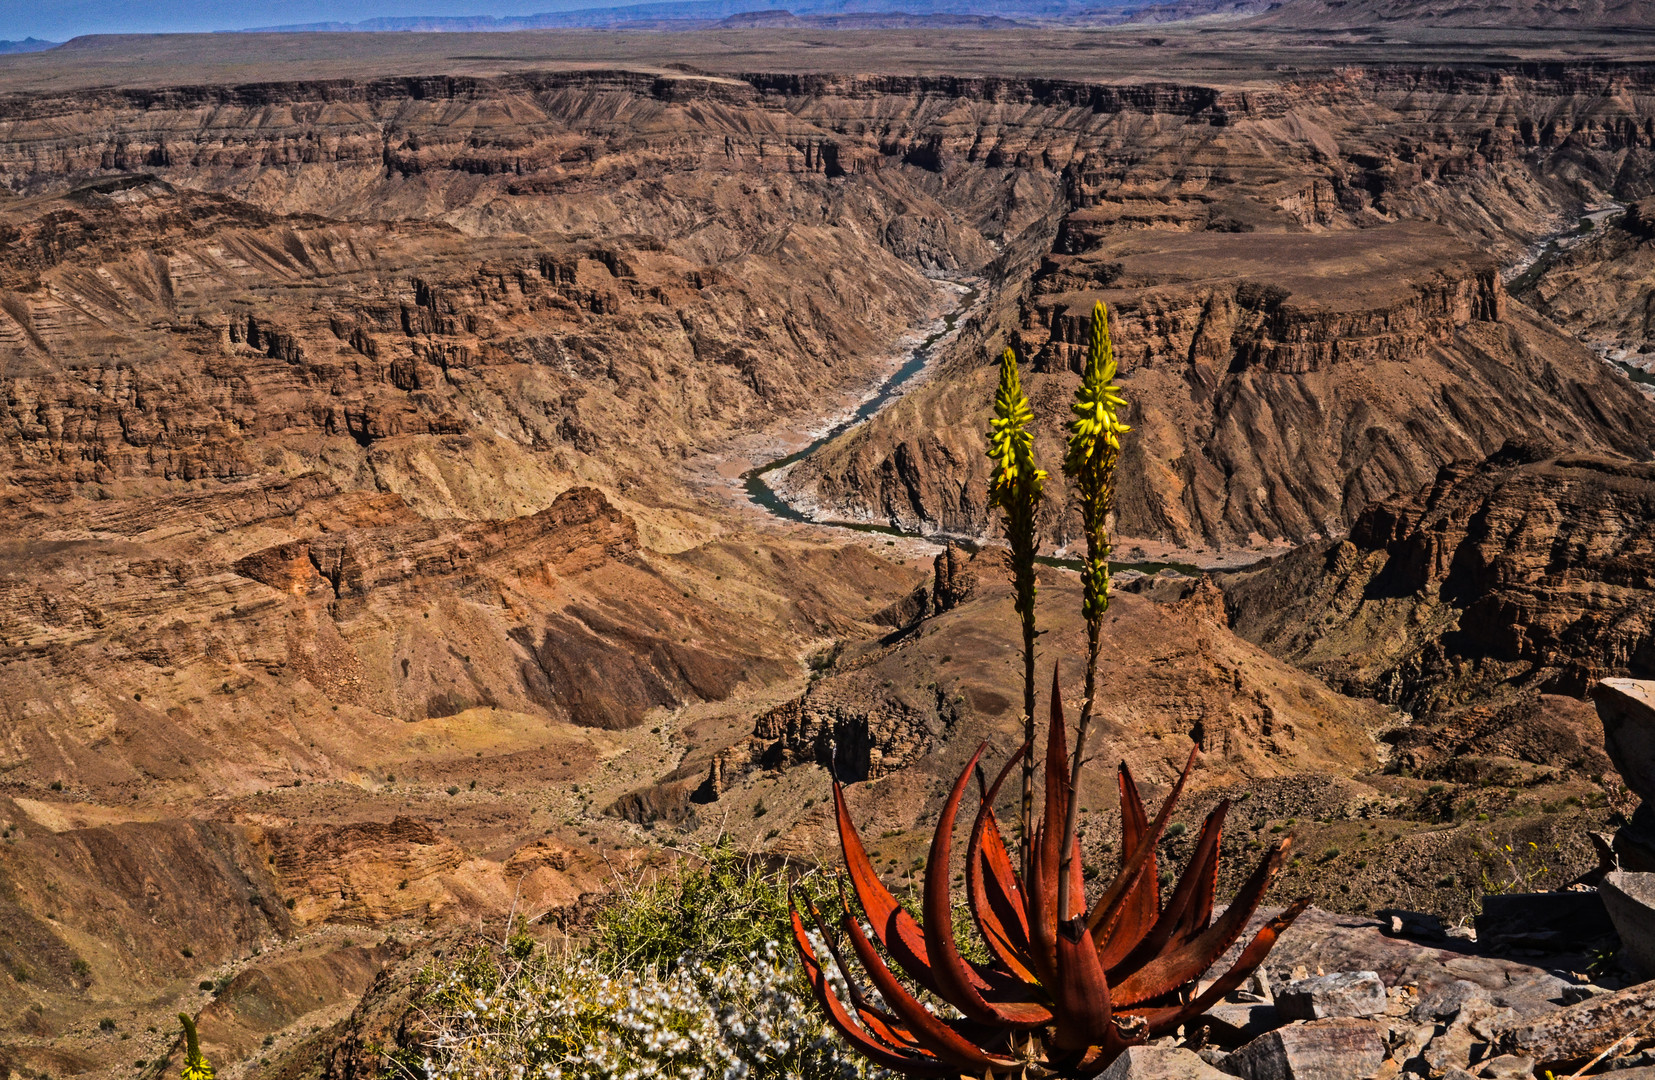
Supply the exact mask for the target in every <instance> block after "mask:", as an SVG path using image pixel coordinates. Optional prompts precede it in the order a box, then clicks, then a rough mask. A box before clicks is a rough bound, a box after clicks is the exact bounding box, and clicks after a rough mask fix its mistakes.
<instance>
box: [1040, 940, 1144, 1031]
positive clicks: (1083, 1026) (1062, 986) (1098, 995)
mask: <svg viewBox="0 0 1655 1080" xmlns="http://www.w3.org/2000/svg"><path fill="white" fill-rule="evenodd" d="M1052 1003H1053V1007H1052V1012H1053V1013H1054V1014H1055V1015H1056V1018H1057V1023H1056V1024H1055V1025H1054V1027H1053V1031H1052V1045H1053V1046H1055V1047H1056V1048H1057V1049H1059V1050H1066V1051H1071V1052H1072V1051H1076V1050H1087V1049H1090V1048H1091V1047H1101V1048H1102V1049H1103V1052H1104V1054H1105V1055H1106V1056H1108V1057H1110V1058H1113V1057H1114V1056H1115V1055H1116V1054H1118V1053H1120V1051H1121V1049H1122V1048H1124V1047H1125V1046H1126V1045H1127V1043H1126V1040H1125V1039H1123V1038H1122V1037H1121V1033H1120V1031H1119V1029H1117V1028H1116V1026H1115V1020H1114V1016H1113V1013H1112V1012H1111V1010H1110V1005H1109V979H1108V977H1107V976H1105V974H1104V971H1103V965H1102V964H1100V963H1098V950H1097V948H1096V946H1094V945H1093V944H1092V939H1091V937H1090V936H1089V935H1088V934H1087V933H1086V930H1085V928H1084V926H1083V925H1080V924H1077V923H1076V922H1073V921H1070V922H1065V923H1064V925H1062V926H1061V927H1059V928H1058V932H1057V981H1056V982H1055V983H1054V984H1053V985H1052Z"/></svg>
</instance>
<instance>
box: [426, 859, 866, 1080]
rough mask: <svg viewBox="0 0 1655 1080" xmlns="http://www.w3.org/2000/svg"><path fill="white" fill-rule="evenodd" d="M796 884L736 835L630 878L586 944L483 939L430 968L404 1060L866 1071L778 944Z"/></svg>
mask: <svg viewBox="0 0 1655 1080" xmlns="http://www.w3.org/2000/svg"><path fill="white" fill-rule="evenodd" d="M786 911H787V881H786V877H785V875H784V873H783V872H782V871H781V870H780V869H771V868H767V867H766V866H765V865H764V864H763V863H761V862H759V861H757V860H756V859H754V858H753V857H751V856H744V855H742V854H740V853H739V852H737V851H736V850H735V849H734V848H733V847H732V846H730V845H729V844H728V843H723V844H719V845H717V846H714V847H710V848H707V849H704V850H702V851H701V852H699V853H698V854H697V855H696V856H695V857H694V858H692V859H690V860H688V861H687V862H686V863H685V864H684V865H683V866H681V867H680V868H679V869H678V870H676V871H675V872H673V873H669V874H667V875H665V876H663V877H661V878H658V879H656V880H655V881H653V882H649V883H640V884H637V885H635V886H634V887H632V888H630V889H627V890H625V891H624V892H623V893H622V895H620V896H619V897H618V898H617V899H616V900H615V901H614V902H613V903H612V904H611V905H610V906H609V907H608V908H606V909H605V910H604V911H603V912H602V914H601V915H600V916H599V920H598V926H597V929H596V933H595V935H594V938H593V939H592V941H591V943H590V946H589V947H588V948H587V949H585V950H581V951H576V952H555V951H552V950H549V949H545V948H536V947H535V945H534V940H533V938H532V937H530V936H529V935H528V934H527V933H525V932H521V931H520V932H518V933H516V934H514V935H513V936H512V938H511V940H510V942H509V943H508V947H507V948H506V949H504V950H497V949H494V948H490V947H488V946H479V947H478V948H476V949H475V950H474V951H473V952H472V953H471V954H470V955H469V956H467V957H466V958H464V959H463V960H462V961H461V962H460V963H458V964H455V965H453V966H452V967H445V968H444V969H443V970H441V971H439V970H438V969H436V968H433V969H431V970H429V971H428V972H427V973H426V978H427V980H428V989H427V990H426V993H425V995H424V999H423V1003H422V1008H423V1010H424V1011H425V1013H426V1014H427V1015H428V1016H429V1017H431V1018H432V1030H433V1032H434V1038H433V1039H432V1042H431V1043H430V1045H429V1046H427V1047H426V1048H425V1050H426V1054H425V1057H424V1058H423V1059H422V1060H419V1061H416V1062H410V1065H411V1066H414V1067H417V1068H419V1069H420V1070H422V1071H423V1073H424V1074H425V1075H426V1076H428V1077H431V1078H432V1080H469V1078H473V1077H475V1078H478V1080H482V1078H484V1077H487V1078H490V1080H492V1078H494V1077H498V1076H526V1075H527V1076H542V1077H550V1078H558V1080H561V1078H565V1077H567V1078H571V1080H572V1078H574V1077H593V1078H619V1077H626V1076H633V1077H642V1076H697V1077H709V1078H711V1077H721V1076H728V1077H739V1076H750V1075H774V1076H786V1077H798V1078H800V1080H829V1078H833V1080H842V1078H846V1077H853V1076H856V1075H858V1073H859V1072H860V1066H859V1065H858V1063H857V1062H856V1061H854V1060H853V1059H851V1058H850V1057H849V1055H848V1054H847V1052H846V1051H845V1050H844V1049H843V1048H842V1046H841V1045H840V1044H839V1043H838V1042H837V1040H835V1039H833V1038H832V1037H831V1035H830V1034H829V1032H828V1030H827V1029H826V1027H825V1025H824V1023H823V1021H822V1019H821V1018H820V1016H819V1015H818V1014H817V1013H816V1012H815V1010H813V1009H812V1008H810V1006H809V1003H808V1000H807V993H808V991H807V988H806V987H805V985H804V983H803V981H802V979H801V977H800V974H799V971H798V968H797V965H796V963H795V962H794V961H793V958H792V956H791V954H790V953H788V952H786V951H784V950H783V949H781V948H778V947H777V944H776V940H777V938H778V937H779V935H780V933H781V931H782V926H783V920H784V919H785V918H786Z"/></svg>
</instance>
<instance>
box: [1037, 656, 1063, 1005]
mask: <svg viewBox="0 0 1655 1080" xmlns="http://www.w3.org/2000/svg"><path fill="white" fill-rule="evenodd" d="M1051 715H1052V719H1051V725H1050V727H1049V728H1048V730H1047V734H1046V808H1045V813H1044V815H1043V816H1042V818H1041V822H1040V828H1039V830H1038V831H1037V832H1036V834H1035V855H1034V873H1033V874H1032V875H1030V876H1031V880H1030V881H1029V882H1028V886H1029V943H1030V951H1031V954H1032V956H1031V958H1032V959H1033V960H1034V969H1035V971H1036V972H1037V973H1038V974H1039V975H1040V981H1041V982H1043V983H1045V984H1046V985H1047V987H1048V988H1049V987H1050V986H1051V985H1052V984H1053V983H1055V982H1056V981H1057V922H1058V913H1057V881H1058V874H1059V873H1060V871H1061V867H1062V861H1063V860H1062V850H1061V849H1062V847H1063V826H1064V820H1065V818H1066V816H1067V815H1068V812H1069V751H1068V738H1067V736H1068V732H1067V730H1066V725H1065V723H1064V721H1063V699H1062V697H1061V696H1060V694H1059V691H1058V683H1057V665H1055V664H1054V665H1052V713H1051ZM1068 914H1069V913H1068V912H1064V915H1065V916H1067V915H1068Z"/></svg>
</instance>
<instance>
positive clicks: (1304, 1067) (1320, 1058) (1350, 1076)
mask: <svg viewBox="0 0 1655 1080" xmlns="http://www.w3.org/2000/svg"><path fill="white" fill-rule="evenodd" d="M1385 1057H1386V1047H1385V1029H1384V1028H1383V1027H1381V1026H1380V1025H1379V1024H1376V1023H1374V1022H1372V1021H1370V1020H1354V1019H1348V1018H1343V1017H1341V1018H1338V1019H1330V1020H1312V1021H1310V1022H1309V1023H1306V1024H1293V1025H1291V1026H1289V1027H1284V1028H1277V1029H1276V1030H1275V1031H1272V1032H1269V1033H1268V1034H1266V1035H1262V1036H1260V1037H1259V1038H1257V1039H1254V1040H1253V1041H1252V1042H1250V1043H1248V1044H1247V1045H1246V1046H1244V1047H1242V1048H1241V1049H1240V1050H1237V1051H1236V1052H1235V1053H1233V1054H1231V1055H1230V1056H1229V1059H1228V1060H1227V1061H1226V1063H1225V1064H1226V1066H1227V1067H1228V1068H1229V1069H1230V1071H1231V1072H1233V1073H1234V1074H1235V1075H1237V1076H1241V1077H1245V1078H1246V1080H1370V1078H1371V1077H1374V1076H1376V1075H1378V1073H1379V1070H1380V1066H1382V1065H1383V1064H1384V1063H1385Z"/></svg>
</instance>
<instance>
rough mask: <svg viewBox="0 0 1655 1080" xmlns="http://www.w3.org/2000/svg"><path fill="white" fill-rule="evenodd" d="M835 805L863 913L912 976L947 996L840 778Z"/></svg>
mask: <svg viewBox="0 0 1655 1080" xmlns="http://www.w3.org/2000/svg"><path fill="white" fill-rule="evenodd" d="M833 805H834V810H835V812H836V813H837V815H838V818H839V844H840V846H841V847H842V848H843V849H844V852H845V869H846V870H848V871H849V872H850V879H851V887H852V888H854V889H855V890H856V900H857V903H859V904H861V905H862V911H863V913H864V914H866V915H867V916H868V923H869V925H871V926H872V927H873V932H874V936H875V937H877V938H878V939H879V944H881V945H882V946H884V947H885V949H886V951H887V952H889V953H890V954H891V958H892V959H893V960H895V961H896V962H897V966H898V967H900V968H902V970H903V971H904V972H905V973H906V974H907V975H908V977H909V978H911V979H913V980H914V981H915V982H917V983H919V984H920V985H921V986H923V987H925V988H926V989H927V990H929V991H931V992H932V993H933V994H936V995H938V996H939V997H946V996H947V995H945V994H943V993H942V991H941V990H940V989H939V988H938V986H937V981H936V978H935V977H934V975H933V973H932V971H931V960H930V957H929V956H928V955H927V954H926V951H925V935H924V934H923V933H922V932H921V931H920V928H919V925H918V924H917V923H915V922H914V917H913V916H912V915H910V914H908V912H907V911H906V910H905V909H904V908H903V907H902V905H901V904H899V903H897V901H896V897H894V896H892V895H891V892H890V890H889V889H887V888H885V883H884V882H882V881H880V880H879V874H878V872H877V871H875V870H874V867H873V862H872V861H871V860H870V859H869V858H868V852H867V849H866V848H864V847H863V846H862V837H861V835H860V834H859V833H857V831H856V823H855V822H853V821H852V820H851V816H850V806H849V804H848V803H847V802H846V800H845V792H844V789H843V788H841V787H840V786H839V782H838V781H837V780H835V781H834V782H833Z"/></svg>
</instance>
